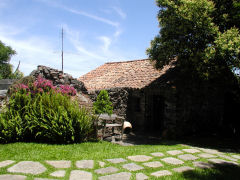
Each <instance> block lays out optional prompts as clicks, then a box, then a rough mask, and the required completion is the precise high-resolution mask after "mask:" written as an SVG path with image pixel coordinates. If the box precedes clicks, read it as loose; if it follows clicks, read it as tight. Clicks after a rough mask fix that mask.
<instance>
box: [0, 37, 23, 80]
mask: <svg viewBox="0 0 240 180" xmlns="http://www.w3.org/2000/svg"><path fill="white" fill-rule="evenodd" d="M15 54H16V51H14V50H13V49H12V48H11V47H10V46H6V45H5V44H4V43H2V42H1V41H0V79H6V78H9V79H14V78H16V79H19V78H21V77H23V73H22V72H20V71H19V70H17V71H16V72H14V73H13V70H12V65H11V64H10V59H11V57H12V56H13V55H15Z"/></svg>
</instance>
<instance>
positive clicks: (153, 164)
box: [143, 161, 163, 168]
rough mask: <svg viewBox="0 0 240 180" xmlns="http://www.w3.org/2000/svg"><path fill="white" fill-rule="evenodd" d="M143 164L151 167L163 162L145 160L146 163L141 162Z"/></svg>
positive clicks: (159, 165) (160, 164)
mask: <svg viewBox="0 0 240 180" xmlns="http://www.w3.org/2000/svg"><path fill="white" fill-rule="evenodd" d="M143 165H144V166H147V167H152V168H157V167H162V166H163V164H162V163H160V162H159V161H152V162H146V163H143Z"/></svg>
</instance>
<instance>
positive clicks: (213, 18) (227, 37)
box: [147, 0, 240, 134]
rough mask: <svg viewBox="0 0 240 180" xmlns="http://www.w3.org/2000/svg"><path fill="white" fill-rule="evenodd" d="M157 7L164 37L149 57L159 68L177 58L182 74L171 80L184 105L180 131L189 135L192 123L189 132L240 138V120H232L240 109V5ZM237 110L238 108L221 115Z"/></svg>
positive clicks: (176, 1) (227, 0) (234, 0)
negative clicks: (220, 134)
mask: <svg viewBox="0 0 240 180" xmlns="http://www.w3.org/2000/svg"><path fill="white" fill-rule="evenodd" d="M156 2H157V5H158V6H159V8H160V10H159V13H158V21H159V26H160V32H159V34H158V35H157V36H156V37H155V38H154V39H153V40H152V41H151V45H150V47H149V48H148V49H147V54H148V56H149V57H150V59H152V60H153V61H155V62H156V68H162V67H163V66H164V65H167V64H169V63H170V62H171V61H172V60H173V59H177V61H175V62H176V63H175V64H176V66H175V68H174V72H176V73H177V75H175V74H174V75H175V76H174V80H171V81H172V82H173V83H174V84H175V87H176V93H177V95H176V97H177V98H178V99H177V101H178V102H179V104H180V105H178V107H177V108H178V111H177V112H180V113H181V112H184V114H181V115H179V119H178V120H179V121H178V122H181V123H179V124H178V126H177V127H178V128H177V129H176V130H178V129H181V128H180V127H181V126H182V127H184V130H185V131H186V132H187V130H186V128H185V127H186V125H187V124H189V125H190V126H189V131H192V132H195V133H196V132H200V133H201V132H204V131H205V130H206V131H208V132H211V133H213V132H214V133H218V132H216V131H219V132H220V131H221V129H223V130H224V129H225V130H226V129H230V130H231V132H232V133H233V134H234V133H235V134H236V132H237V133H239V134H240V128H239V127H240V126H239V121H238V120H237V119H236V118H231V116H230V115H231V114H232V117H233V115H238V111H236V110H234V109H239V108H240V103H239V102H240V83H238V82H237V80H236V77H237V75H236V70H239V69H240V1H239V0H156ZM169 72H172V71H169ZM238 78H239V77H238ZM239 80H240V78H239ZM239 82H240V81H239ZM229 97H231V99H230V98H229ZM232 106H235V108H229V109H227V110H221V108H227V107H232ZM221 113H222V114H221ZM180 118H181V119H180ZM217 126H218V127H217ZM223 132H224V131H223Z"/></svg>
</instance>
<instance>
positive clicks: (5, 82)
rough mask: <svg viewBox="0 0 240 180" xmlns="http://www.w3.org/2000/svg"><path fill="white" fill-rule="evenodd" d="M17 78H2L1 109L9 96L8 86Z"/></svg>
mask: <svg viewBox="0 0 240 180" xmlns="http://www.w3.org/2000/svg"><path fill="white" fill-rule="evenodd" d="M15 81H16V79H1V80H0V109H1V107H2V106H3V104H4V100H5V99H6V96H7V91H8V87H9V86H10V85H11V84H13V83H14V82H15Z"/></svg>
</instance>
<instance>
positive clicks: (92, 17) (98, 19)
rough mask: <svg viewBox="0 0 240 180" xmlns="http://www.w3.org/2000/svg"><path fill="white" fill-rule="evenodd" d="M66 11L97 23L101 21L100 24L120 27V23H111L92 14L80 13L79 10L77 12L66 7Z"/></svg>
mask: <svg viewBox="0 0 240 180" xmlns="http://www.w3.org/2000/svg"><path fill="white" fill-rule="evenodd" d="M64 9H65V10H67V11H69V12H71V13H74V14H78V15H82V16H85V17H88V18H91V19H94V20H96V21H100V22H103V23H105V24H109V25H111V26H114V27H118V26H119V23H118V22H114V21H111V20H109V19H106V18H102V17H99V16H96V15H93V14H90V13H87V12H84V11H79V10H75V9H71V8H67V7H64Z"/></svg>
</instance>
